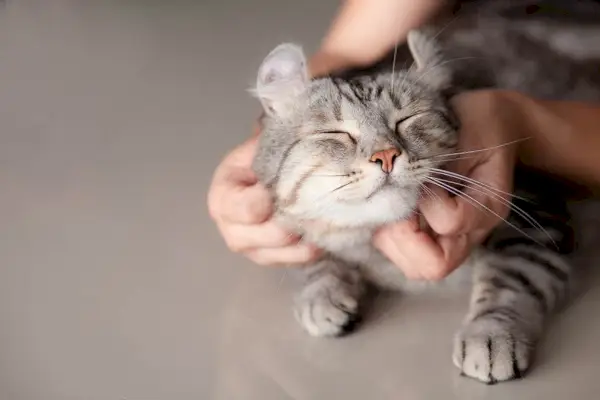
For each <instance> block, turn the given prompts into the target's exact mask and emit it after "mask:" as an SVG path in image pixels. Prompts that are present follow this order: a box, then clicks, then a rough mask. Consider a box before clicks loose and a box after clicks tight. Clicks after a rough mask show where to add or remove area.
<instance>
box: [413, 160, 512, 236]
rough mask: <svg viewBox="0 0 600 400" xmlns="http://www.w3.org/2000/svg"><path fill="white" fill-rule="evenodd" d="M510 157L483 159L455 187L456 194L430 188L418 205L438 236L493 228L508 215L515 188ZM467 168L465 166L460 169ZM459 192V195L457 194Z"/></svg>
mask: <svg viewBox="0 0 600 400" xmlns="http://www.w3.org/2000/svg"><path fill="white" fill-rule="evenodd" d="M509 163H510V159H506V158H504V157H503V155H502V154H498V155H493V156H492V157H490V158H488V159H486V160H485V161H482V162H480V163H479V164H477V165H476V166H475V167H473V168H472V169H471V171H470V172H469V175H466V173H465V174H461V175H462V176H465V177H466V178H467V179H468V180H471V182H468V181H467V180H462V181H461V183H460V184H458V185H457V186H454V188H455V189H454V190H453V191H454V192H455V193H454V196H449V195H448V192H447V191H446V190H443V189H440V188H439V187H438V188H431V190H432V191H433V192H434V193H435V196H429V197H428V198H426V199H424V200H423V201H422V202H421V204H420V205H419V209H420V211H421V212H422V213H423V215H424V216H425V219H426V220H427V222H428V223H429V225H430V226H431V228H432V229H433V230H434V231H435V232H436V233H438V234H439V235H464V234H469V233H470V232H472V231H474V230H481V229H487V230H489V229H492V228H493V227H494V226H496V225H497V224H498V223H500V222H501V221H502V220H503V219H504V218H506V216H507V215H508V211H509V209H510V206H509V201H510V199H509V195H508V194H507V193H509V192H510V191H512V175H511V171H512V167H511V165H510V164H509ZM459 170H464V168H459ZM457 191H460V192H458V194H457V193H456V192H457Z"/></svg>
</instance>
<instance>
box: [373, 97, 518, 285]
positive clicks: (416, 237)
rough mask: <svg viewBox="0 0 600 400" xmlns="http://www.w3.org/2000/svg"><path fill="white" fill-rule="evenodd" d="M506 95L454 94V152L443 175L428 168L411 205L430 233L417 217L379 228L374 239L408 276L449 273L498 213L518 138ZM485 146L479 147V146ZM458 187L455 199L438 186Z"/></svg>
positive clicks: (505, 205)
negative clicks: (425, 184)
mask: <svg viewBox="0 0 600 400" xmlns="http://www.w3.org/2000/svg"><path fill="white" fill-rule="evenodd" d="M510 98H511V97H510V94H507V93H505V92H500V91H491V90H490V91H477V92H469V93H464V94H460V95H458V96H456V97H455V98H454V99H453V101H452V103H453V104H452V105H453V107H454V110H455V112H456V113H457V116H458V118H459V120H460V121H461V130H460V136H459V146H458V147H459V150H458V151H457V155H456V158H459V159H458V160H455V161H453V162H452V163H451V164H450V165H449V166H448V167H449V168H448V171H447V172H434V173H433V174H432V181H433V182H435V183H434V184H433V185H431V186H430V187H429V188H430V189H431V190H432V191H433V193H434V195H433V196H428V197H426V198H424V199H423V200H422V201H421V203H420V205H419V210H420V212H421V214H422V215H423V217H424V218H425V220H426V222H427V225H428V226H429V228H430V230H431V231H432V232H430V233H428V232H426V231H423V230H421V229H420V226H419V223H418V220H417V218H416V217H415V218H413V219H411V220H409V221H403V222H400V223H397V224H393V225H390V226H387V227H385V228H383V229H382V230H381V231H380V232H378V233H377V234H376V235H375V237H374V244H375V246H376V247H377V248H379V249H380V250H381V251H382V252H383V253H384V254H385V255H386V256H387V257H388V258H389V259H390V260H391V261H392V262H393V263H394V264H396V265H397V266H398V267H399V268H400V269H401V270H402V271H403V272H404V273H405V275H406V276H407V277H408V278H409V279H426V280H438V279H442V278H444V277H446V276H447V275H449V274H450V273H451V272H453V271H454V270H455V269H456V268H457V267H458V266H460V264H461V263H462V262H463V261H464V260H465V259H466V258H467V257H468V255H469V254H470V252H471V250H472V248H473V247H474V246H476V245H478V244H480V243H481V242H482V241H483V240H484V239H485V238H486V237H487V235H488V234H489V232H490V231H491V230H492V229H493V228H494V227H495V226H496V225H497V224H498V223H500V222H501V221H502V219H504V218H506V217H507V215H508V212H509V211H510V207H509V201H510V193H511V192H512V185H513V171H514V166H515V163H516V147H517V146H516V143H517V142H518V141H520V140H521V139H522V138H524V136H523V135H521V132H522V131H523V130H524V128H523V126H522V121H521V119H520V118H519V112H518V109H517V107H516V106H515V104H513V103H512V102H511V100H510ZM482 149H487V150H485V151H479V150H482ZM453 183H454V184H456V186H454V187H455V188H459V189H462V191H461V194H460V195H457V194H458V193H457V192H456V189H451V190H450V191H451V192H452V191H453V192H454V193H453V194H455V195H456V196H450V195H449V194H448V191H447V190H445V189H447V188H448V187H450V188H452V186H450V185H451V184H453Z"/></svg>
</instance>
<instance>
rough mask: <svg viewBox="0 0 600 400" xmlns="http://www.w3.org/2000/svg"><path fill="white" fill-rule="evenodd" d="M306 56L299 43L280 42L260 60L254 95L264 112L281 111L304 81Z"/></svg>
mask: <svg viewBox="0 0 600 400" xmlns="http://www.w3.org/2000/svg"><path fill="white" fill-rule="evenodd" d="M308 81H309V78H308V68H307V65H306V57H305V56H304V52H303V51H302V48H301V47H300V46H297V45H295V44H292V43H284V44H280V45H279V46H277V47H276V48H275V49H273V50H272V51H271V52H270V53H269V54H268V55H267V57H266V58H265V59H264V60H263V62H262V64H261V66H260V68H259V70H258V78H257V80H256V88H255V89H254V90H253V92H254V95H255V96H256V97H258V99H259V100H260V101H261V103H262V105H263V108H264V109H265V112H266V113H267V114H278V115H281V114H285V113H286V112H289V110H290V107H293V106H294V103H295V101H296V100H298V96H299V95H300V94H302V92H304V90H305V89H306V87H307V85H308Z"/></svg>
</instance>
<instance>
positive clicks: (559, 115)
mask: <svg viewBox="0 0 600 400" xmlns="http://www.w3.org/2000/svg"><path fill="white" fill-rule="evenodd" d="M500 95H501V96H504V97H505V98H506V99H507V100H508V101H510V102H512V103H513V104H515V105H516V108H517V109H518V110H520V116H519V117H518V118H519V120H521V121H523V127H522V130H523V133H524V136H526V137H529V138H530V139H528V140H525V141H524V142H523V143H522V144H521V146H520V149H519V158H520V160H521V162H522V163H524V164H526V165H529V166H532V167H535V168H538V169H541V170H544V171H546V172H549V173H551V174H554V175H557V176H561V177H563V178H566V179H570V180H572V181H574V182H577V183H580V184H584V185H591V186H595V187H600V103H595V104H594V103H585V102H574V101H549V100H540V99H535V98H532V97H528V96H525V95H523V94H519V93H515V92H500Z"/></svg>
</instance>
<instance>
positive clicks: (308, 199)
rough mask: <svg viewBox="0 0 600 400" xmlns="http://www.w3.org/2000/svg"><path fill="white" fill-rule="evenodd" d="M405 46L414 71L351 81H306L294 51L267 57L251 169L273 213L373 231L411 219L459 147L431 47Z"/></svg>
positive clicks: (280, 51)
mask: <svg viewBox="0 0 600 400" xmlns="http://www.w3.org/2000/svg"><path fill="white" fill-rule="evenodd" d="M416 39H422V37H417V38H416ZM410 44H411V46H410V47H411V50H412V51H413V54H414V55H415V59H416V60H417V67H416V68H413V70H412V71H404V72H399V73H396V74H395V75H394V76H392V75H391V74H385V75H380V76H376V77H364V78H359V79H356V80H351V81H346V80H339V79H332V78H321V79H316V80H309V79H307V72H306V66H305V58H304V55H303V54H302V52H301V50H300V49H299V48H298V47H296V46H293V45H281V46H279V47H277V48H276V49H275V50H273V51H272V52H271V53H270V54H269V56H267V58H266V59H265V61H264V62H263V64H262V66H261V68H260V71H259V78H258V84H257V88H256V95H257V96H258V97H259V98H260V99H261V101H262V104H263V107H264V109H265V118H264V120H263V132H262V135H261V139H260V144H259V148H258V152H257V156H256V159H255V163H254V169H255V171H256V172H257V174H258V176H259V179H261V181H262V182H263V183H265V184H267V185H268V186H269V187H270V188H271V190H272V193H273V195H274V197H275V201H276V204H277V207H278V209H279V210H280V211H282V212H283V213H285V214H287V215H291V216H294V217H295V218H297V219H299V220H301V221H317V222H320V223H326V224H329V225H333V226H337V227H363V226H378V225H381V224H384V223H388V222H392V221H396V220H399V219H402V218H406V217H407V216H409V215H410V214H411V213H412V212H413V211H414V209H415V207H416V204H417V200H418V199H419V196H420V195H421V193H422V187H423V184H424V183H425V182H426V179H427V177H428V175H429V172H428V171H429V168H431V167H438V166H439V165H440V163H441V160H443V159H444V157H439V156H440V155H443V154H447V153H449V152H452V151H453V150H454V148H455V146H456V126H455V124H454V123H453V121H454V117H453V115H452V113H451V111H450V110H449V109H448V107H447V105H446V102H445V101H444V99H443V97H442V95H441V94H440V90H441V89H443V88H444V86H445V85H447V84H448V78H449V77H448V75H447V74H445V73H446V71H440V70H437V71H436V67H435V66H434V64H432V63H439V55H438V53H437V49H435V48H434V47H433V46H430V45H429V42H426V41H423V43H420V42H419V40H415V37H414V35H413V36H412V38H411V43H410ZM428 68H431V69H428ZM428 75H429V76H428Z"/></svg>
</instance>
